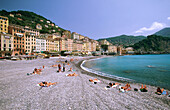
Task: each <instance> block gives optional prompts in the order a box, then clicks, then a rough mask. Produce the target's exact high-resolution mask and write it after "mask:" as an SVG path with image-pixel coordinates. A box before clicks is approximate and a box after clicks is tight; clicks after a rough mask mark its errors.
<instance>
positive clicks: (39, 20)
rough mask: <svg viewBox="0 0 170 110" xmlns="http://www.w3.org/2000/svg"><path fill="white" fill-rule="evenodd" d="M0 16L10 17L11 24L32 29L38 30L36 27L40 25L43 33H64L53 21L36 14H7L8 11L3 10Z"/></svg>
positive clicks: (20, 12) (19, 12)
mask: <svg viewBox="0 0 170 110" xmlns="http://www.w3.org/2000/svg"><path fill="white" fill-rule="evenodd" d="M10 14H11V16H10ZM0 16H6V17H8V18H9V24H16V25H21V26H28V27H31V28H32V29H36V25H37V24H40V25H41V26H42V30H40V32H41V33H54V32H59V33H62V31H64V29H62V28H61V27H58V26H57V25H56V24H55V23H53V22H52V21H50V20H48V19H46V18H44V17H43V16H40V15H37V14H36V13H34V12H29V11H21V10H18V11H11V12H7V11H6V10H1V11H0ZM47 22H48V23H47Z"/></svg>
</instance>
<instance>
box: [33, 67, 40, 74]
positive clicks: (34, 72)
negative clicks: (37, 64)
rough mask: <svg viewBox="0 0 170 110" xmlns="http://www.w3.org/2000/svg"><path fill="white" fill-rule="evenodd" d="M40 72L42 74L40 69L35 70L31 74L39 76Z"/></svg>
mask: <svg viewBox="0 0 170 110" xmlns="http://www.w3.org/2000/svg"><path fill="white" fill-rule="evenodd" d="M41 72H42V69H37V68H35V69H34V71H33V73H32V74H39V75H40V74H41Z"/></svg>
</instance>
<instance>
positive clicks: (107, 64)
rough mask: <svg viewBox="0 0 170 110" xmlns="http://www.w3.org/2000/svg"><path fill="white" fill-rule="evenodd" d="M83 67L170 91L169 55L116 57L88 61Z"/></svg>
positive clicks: (97, 72)
mask: <svg viewBox="0 0 170 110" xmlns="http://www.w3.org/2000/svg"><path fill="white" fill-rule="evenodd" d="M82 66H83V67H84V68H85V69H88V70H90V71H91V72H94V73H96V74H101V75H105V76H109V77H114V78H119V79H121V80H132V81H135V82H139V83H143V84H149V85H154V86H160V87H163V88H166V89H169V90H170V55H169V54H166V55H131V56H114V57H107V58H101V59H96V60H91V61H87V62H85V63H83V64H82Z"/></svg>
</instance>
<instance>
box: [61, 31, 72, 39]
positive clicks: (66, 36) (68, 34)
mask: <svg viewBox="0 0 170 110" xmlns="http://www.w3.org/2000/svg"><path fill="white" fill-rule="evenodd" d="M62 35H63V36H64V37H65V38H67V39H71V32H70V31H68V30H65V31H63V32H62Z"/></svg>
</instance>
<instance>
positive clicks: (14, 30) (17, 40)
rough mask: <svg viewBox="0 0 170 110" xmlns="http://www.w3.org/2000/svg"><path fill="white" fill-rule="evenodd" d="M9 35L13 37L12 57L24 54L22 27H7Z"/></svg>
mask: <svg viewBox="0 0 170 110" xmlns="http://www.w3.org/2000/svg"><path fill="white" fill-rule="evenodd" d="M8 30H9V33H10V34H12V36H13V52H12V56H14V55H24V54H25V30H24V28H23V27H22V26H17V25H9V28H8Z"/></svg>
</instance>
